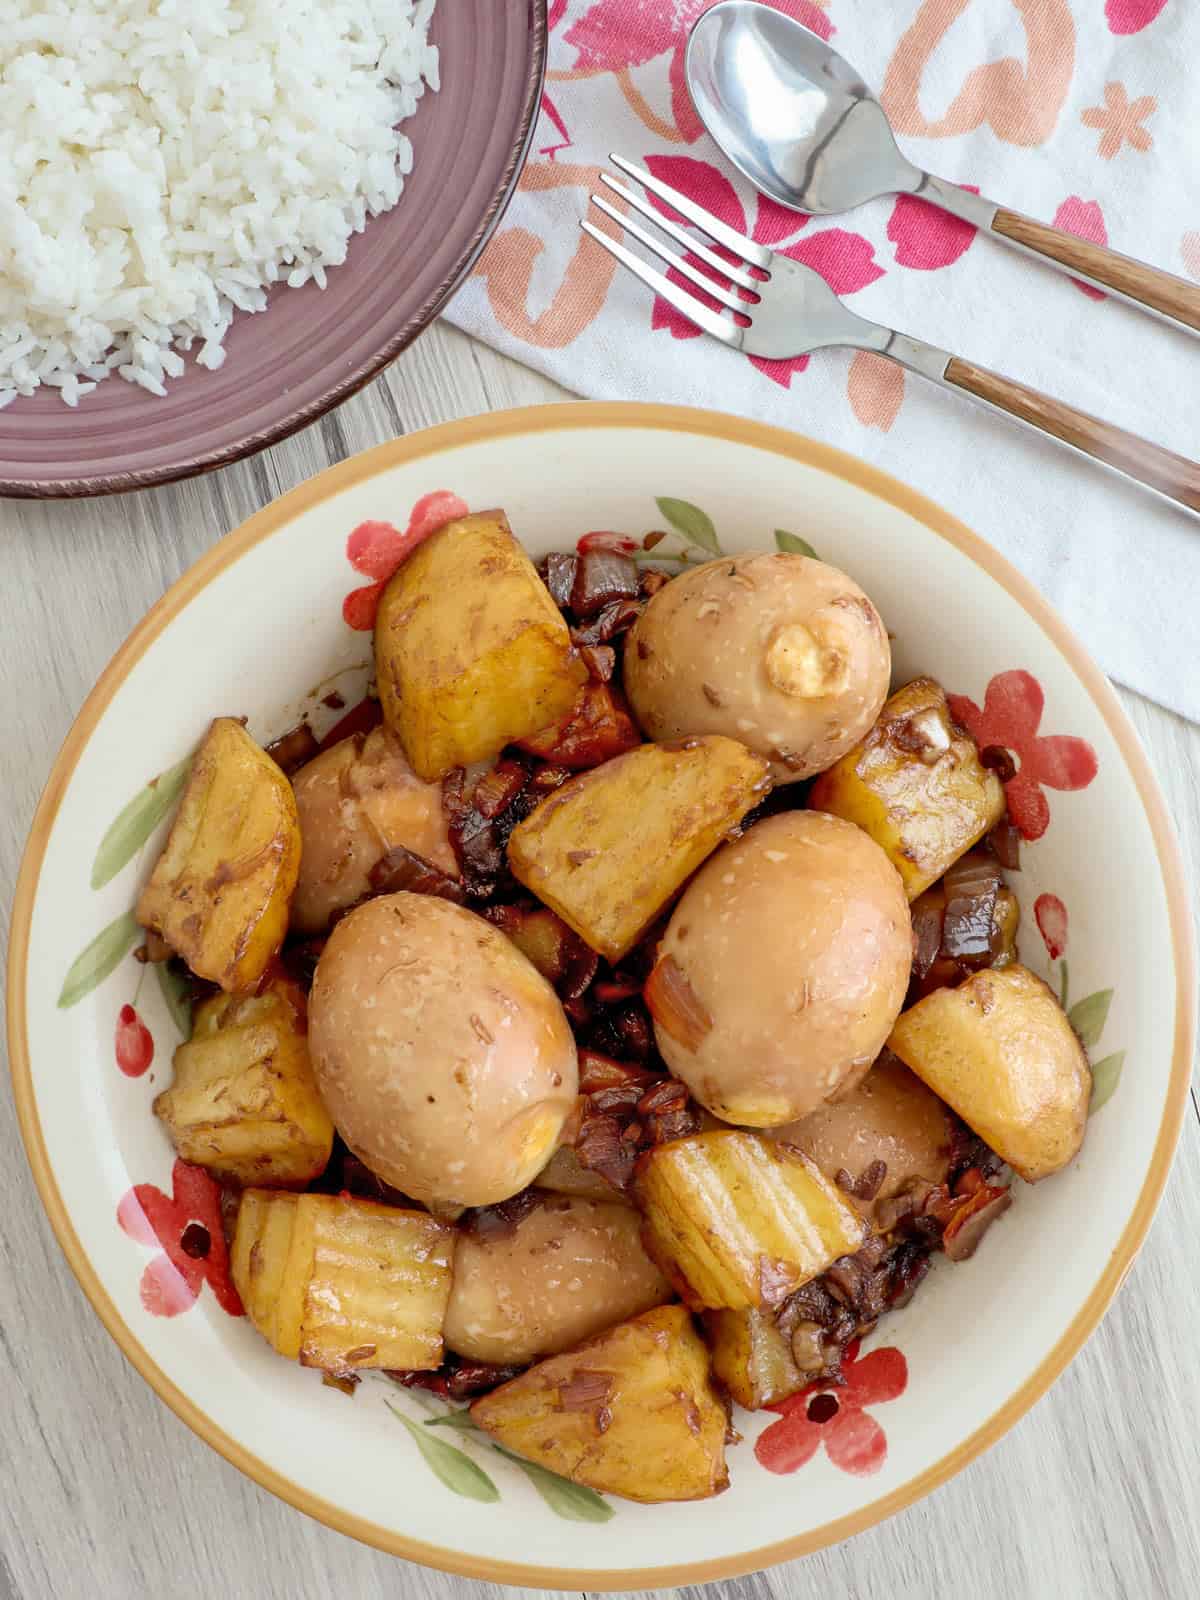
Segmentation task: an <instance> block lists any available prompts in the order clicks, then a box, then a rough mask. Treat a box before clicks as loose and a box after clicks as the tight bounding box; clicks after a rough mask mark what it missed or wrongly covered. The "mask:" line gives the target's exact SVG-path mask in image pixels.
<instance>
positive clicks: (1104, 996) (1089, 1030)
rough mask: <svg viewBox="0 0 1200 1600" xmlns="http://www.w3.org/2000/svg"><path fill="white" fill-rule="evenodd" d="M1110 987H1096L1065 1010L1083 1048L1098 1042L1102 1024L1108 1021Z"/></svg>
mask: <svg viewBox="0 0 1200 1600" xmlns="http://www.w3.org/2000/svg"><path fill="white" fill-rule="evenodd" d="M1112 997H1113V992H1112V990H1111V989H1097V990H1096V992H1095V994H1089V995H1088V996H1087V998H1086V999H1084V1000H1076V1002H1075V1004H1074V1005H1073V1006H1072V1007H1071V1009H1070V1011H1068V1012H1067V1020H1068V1021H1069V1022H1070V1024H1071V1026H1072V1027H1073V1028H1074V1029H1075V1032H1076V1033H1077V1034H1078V1035H1079V1037H1080V1039H1081V1040H1082V1042H1083V1046H1084V1048H1085V1049H1087V1050H1090V1049H1091V1048H1092V1046H1093V1045H1095V1044H1099V1042H1100V1035H1101V1034H1102V1033H1103V1032H1104V1024H1105V1023H1106V1022H1107V1021H1108V1008H1109V1006H1110V1005H1112Z"/></svg>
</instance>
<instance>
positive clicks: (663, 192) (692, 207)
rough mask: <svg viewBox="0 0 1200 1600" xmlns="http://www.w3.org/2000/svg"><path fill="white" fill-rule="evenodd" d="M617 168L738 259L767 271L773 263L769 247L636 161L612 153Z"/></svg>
mask: <svg viewBox="0 0 1200 1600" xmlns="http://www.w3.org/2000/svg"><path fill="white" fill-rule="evenodd" d="M608 159H609V160H610V161H611V162H612V164H613V166H615V167H619V168H620V170H621V171H622V172H623V173H624V174H625V176H626V177H627V178H633V179H635V180H636V181H637V182H638V183H640V184H641V185H642V187H643V189H649V190H650V191H651V192H652V193H653V194H656V195H657V196H658V197H659V199H660V200H665V201H666V202H667V204H668V205H669V206H670V207H671V209H672V210H673V211H678V213H679V215H680V216H681V217H686V218H687V220H688V221H689V222H694V223H695V225H696V226H697V227H698V228H703V230H704V232H705V233H707V234H708V236H709V238H710V239H715V240H716V241H717V243H718V244H723V245H724V246H725V248H726V250H732V251H733V253H734V255H735V256H740V257H741V259H742V260H743V261H748V262H749V263H750V264H751V266H755V267H767V266H769V265H770V263H771V252H770V251H769V250H768V249H767V248H766V246H765V245H761V244H755V243H754V240H753V239H747V238H746V236H745V234H741V233H739V232H738V231H737V229H736V228H731V227H730V226H729V224H728V223H726V222H722V221H721V219H720V218H719V217H714V216H713V214H712V212H711V211H706V210H705V209H704V207H703V206H698V205H697V204H696V202H695V201H694V200H689V199H688V197H687V195H685V194H680V192H679V190H678V189H672V187H671V185H670V184H669V183H664V182H663V181H662V179H661V178H656V177H655V176H654V174H653V173H652V172H646V171H645V170H644V169H643V168H642V167H639V166H637V165H636V164H635V163H634V162H632V161H626V159H625V157H624V156H619V155H616V154H612V153H610V155H609V158H608Z"/></svg>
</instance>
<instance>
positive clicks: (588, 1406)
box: [471, 1306, 729, 1504]
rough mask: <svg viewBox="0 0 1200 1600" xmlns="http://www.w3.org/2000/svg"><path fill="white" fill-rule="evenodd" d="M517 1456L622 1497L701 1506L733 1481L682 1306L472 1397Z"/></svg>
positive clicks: (718, 1414)
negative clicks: (694, 1502) (477, 1398)
mask: <svg viewBox="0 0 1200 1600" xmlns="http://www.w3.org/2000/svg"><path fill="white" fill-rule="evenodd" d="M471 1416H472V1417H473V1418H474V1420H475V1421H476V1422H477V1423H478V1424H479V1426H480V1427H481V1428H484V1429H485V1430H486V1431H487V1432H488V1433H490V1434H491V1435H492V1437H493V1438H494V1439H497V1440H499V1442H500V1443H501V1444H503V1445H505V1446H507V1448H508V1449H510V1450H513V1451H515V1452H516V1453H517V1455H520V1456H524V1457H525V1458H526V1460H528V1461H534V1462H536V1463H537V1464H538V1465H539V1466H543V1467H548V1468H549V1469H550V1471H551V1472H557V1473H559V1474H561V1475H562V1476H563V1477H565V1478H570V1479H571V1480H572V1481H573V1482H575V1483H584V1484H587V1485H588V1486H589V1487H590V1488H592V1489H599V1490H601V1491H602V1492H604V1493H608V1494H619V1495H623V1496H624V1497H625V1498H626V1499H627V1500H640V1501H642V1502H643V1503H645V1504H656V1503H657V1502H659V1501H664V1500H705V1499H707V1498H708V1497H709V1496H710V1495H714V1494H719V1493H720V1492H721V1490H722V1489H724V1488H726V1487H727V1486H728V1484H729V1474H728V1472H727V1470H726V1467H725V1424H726V1420H727V1419H726V1416H725V1408H724V1406H723V1405H722V1404H721V1402H720V1400H719V1399H718V1398H717V1395H716V1393H715V1392H714V1390H713V1386H712V1380H711V1378H710V1376H709V1370H708V1352H707V1350H706V1349H705V1348H704V1344H703V1342H702V1341H701V1339H700V1336H699V1335H698V1334H697V1332H696V1330H695V1328H694V1327H693V1326H692V1319H691V1317H690V1316H689V1315H688V1313H687V1312H686V1311H685V1310H684V1309H683V1307H682V1306H660V1307H659V1308H658V1309H657V1310H654V1311H647V1312H645V1313H643V1315H642V1316H640V1317H634V1318H633V1319H632V1321H630V1322H622V1323H621V1324H619V1326H617V1327H615V1328H610V1329H609V1330H608V1332H607V1333H601V1334H598V1335H597V1336H596V1337H595V1338H594V1339H589V1340H587V1342H586V1343H585V1344H581V1345H579V1346H578V1347H577V1348H576V1349H575V1350H572V1351H570V1352H569V1353H568V1354H566V1355H560V1356H551V1357H550V1359H549V1360H548V1361H543V1362H541V1363H540V1364H539V1365H538V1366H536V1367H531V1368H530V1370H529V1371H528V1372H525V1373H522V1374H521V1376H520V1377H519V1378H513V1379H512V1381H511V1382H510V1383H506V1384H502V1385H501V1387H500V1388H499V1389H494V1390H493V1391H492V1393H491V1394H489V1395H485V1396H484V1397H483V1398H482V1399H481V1400H476V1401H475V1403H474V1405H473V1406H472V1407H471Z"/></svg>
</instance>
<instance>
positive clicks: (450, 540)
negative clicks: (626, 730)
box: [375, 511, 587, 780]
mask: <svg viewBox="0 0 1200 1600" xmlns="http://www.w3.org/2000/svg"><path fill="white" fill-rule="evenodd" d="M375 675H376V679H377V681H378V684H379V698H380V701H381V703H382V705H383V715H384V719H385V721H386V722H387V723H388V725H389V726H390V727H392V728H394V729H395V731H396V732H397V733H398V734H399V735H400V740H401V743H402V744H403V745H404V750H405V754H406V755H407V756H408V759H409V762H410V763H411V765H412V767H413V770H414V771H415V772H416V773H417V774H418V776H420V777H422V778H425V779H427V780H432V779H434V778H443V777H445V775H446V774H447V773H448V772H450V771H451V770H452V769H453V768H455V767H465V766H469V765H470V764H471V763H472V762H474V761H487V760H490V759H491V757H493V756H495V755H497V754H499V752H500V750H501V749H502V748H503V747H504V746H505V745H506V744H511V743H513V742H514V741H516V740H518V739H525V738H528V737H529V736H530V735H531V734H535V733H540V732H541V731H542V729H543V728H549V727H550V726H551V725H552V724H557V723H559V722H561V721H562V720H563V718H565V717H566V716H567V715H568V714H569V713H570V712H571V710H572V708H573V707H574V705H575V703H576V701H577V699H578V698H579V691H580V689H581V688H582V687H583V685H584V683H585V682H586V680H587V668H586V667H585V666H584V664H583V662H582V661H581V660H580V659H579V657H578V656H577V655H576V654H575V652H574V650H573V649H572V646H571V636H570V634H569V632H568V631H567V624H566V622H565V621H564V620H563V617H562V614H561V612H560V611H559V609H558V607H557V606H556V605H555V604H554V601H553V600H552V599H551V598H550V592H549V590H548V589H547V588H546V586H545V584H544V583H543V582H542V580H541V579H540V578H539V577H538V575H537V572H536V570H535V568H534V565H533V563H532V562H531V561H530V559H529V557H528V556H527V555H526V554H525V551H524V550H523V549H522V548H521V546H520V544H519V543H518V541H517V540H516V539H515V538H514V537H513V533H512V530H511V528H510V527H509V525H508V519H507V518H506V517H505V515H504V513H503V512H502V511H481V512H478V513H476V514H475V515H473V516H469V517H460V518H459V519H458V521H456V522H449V523H447V524H446V526H445V527H444V528H440V529H439V530H438V531H437V533H435V534H433V535H431V537H430V538H428V539H426V540H425V541H424V543H423V544H420V545H418V546H417V548H416V549H415V550H414V551H413V553H412V555H410V556H409V557H408V559H407V560H406V561H404V562H403V563H402V564H401V566H400V567H399V568H398V569H397V571H396V573H395V575H394V576H393V577H392V578H391V580H390V581H389V583H388V586H387V588H386V589H385V590H384V592H383V596H382V598H381V600H380V602H379V610H378V613H377V615H376V619H375Z"/></svg>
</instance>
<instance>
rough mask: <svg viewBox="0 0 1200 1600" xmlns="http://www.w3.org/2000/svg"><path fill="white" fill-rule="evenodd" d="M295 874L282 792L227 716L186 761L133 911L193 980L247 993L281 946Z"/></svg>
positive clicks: (292, 831)
mask: <svg viewBox="0 0 1200 1600" xmlns="http://www.w3.org/2000/svg"><path fill="white" fill-rule="evenodd" d="M299 871H300V824H299V820H298V817H297V814H296V800H295V796H294V795H293V793H292V786H291V784H290V783H289V782H288V780H287V779H286V778H285V777H284V775H283V773H282V771H281V770H280V769H279V767H278V766H276V764H275V762H274V761H272V760H271V758H270V756H269V755H267V753H266V751H265V750H262V749H260V747H259V746H258V745H257V744H255V742H254V740H253V739H252V738H251V737H250V735H249V734H248V733H247V732H246V730H245V728H243V727H242V725H241V723H240V722H238V721H236V719H235V718H233V717H218V718H217V719H216V721H215V722H214V723H213V724H212V726H211V727H210V728H209V730H208V734H207V735H206V737H205V739H204V742H203V744H202V745H201V746H200V748H199V750H197V752H196V755H195V757H194V759H193V761H192V770H191V774H190V775H189V777H188V781H187V786H186V788H185V789H184V791H183V798H182V799H181V800H180V802H179V810H178V811H177V812H176V815H175V821H174V822H173V823H172V825H171V831H170V833H169V834H168V836H167V842H166V846H165V847H164V849H163V853H162V855H161V856H159V858H158V862H157V863H156V865H155V868H154V871H153V872H152V873H151V875H150V880H149V882H148V883H147V884H146V887H145V888H144V889H143V890H142V893H141V897H140V898H139V900H138V904H137V919H138V921H139V922H140V923H141V924H142V926H143V927H145V928H150V929H152V930H153V931H154V932H155V933H157V934H159V935H161V937H162V938H163V939H165V940H166V942H167V943H168V944H169V945H170V946H171V948H172V949H173V950H175V951H177V952H178V953H179V955H181V956H182V957H183V959H184V960H185V961H186V962H187V964H188V966H189V967H190V968H191V969H192V971H193V972H194V973H195V974H196V976H197V977H199V978H207V979H208V980H209V981H210V982H212V983H216V984H219V985H220V986H221V988H222V989H225V990H227V991H229V992H234V991H237V990H244V989H253V987H254V986H255V984H256V983H257V982H258V980H259V979H260V978H261V977H262V975H263V973H264V972H265V971H266V968H267V963H268V962H269V961H270V960H271V958H272V956H274V955H275V954H276V952H277V951H278V949H279V946H280V945H281V944H282V943H283V936H284V934H285V933H286V931H287V924H288V911H289V907H290V905H291V899H292V893H293V891H294V890H295V887H296V879H297V876H298V874H299Z"/></svg>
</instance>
